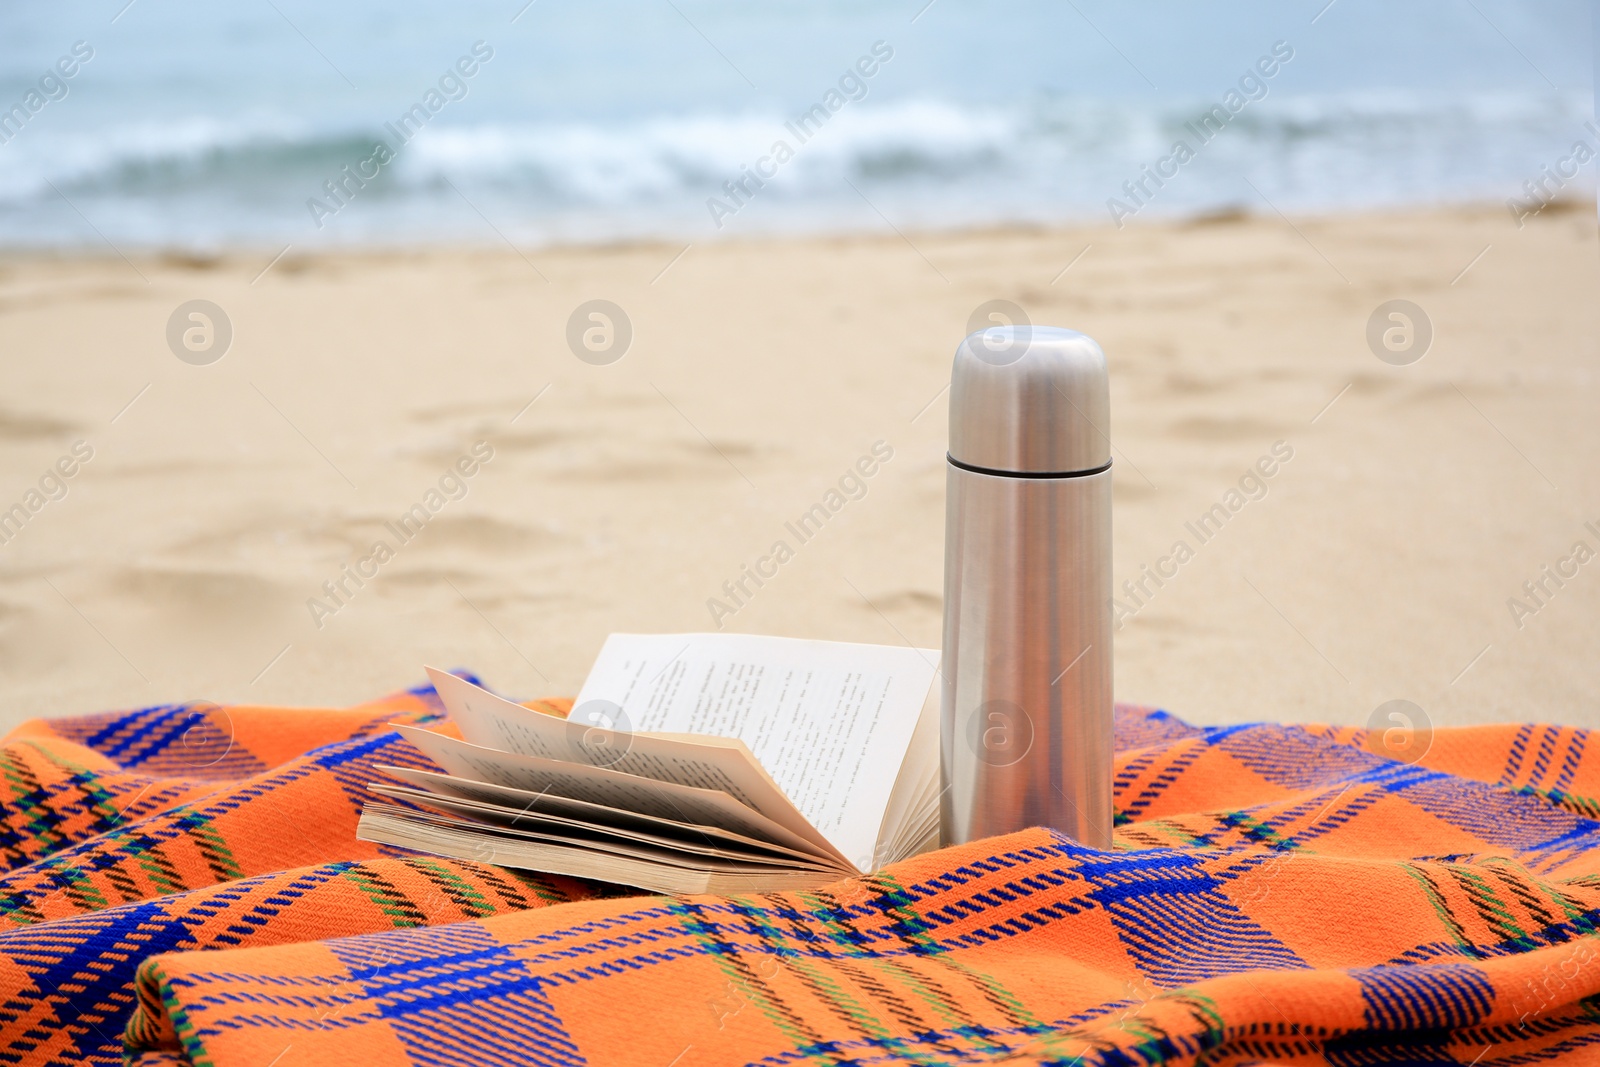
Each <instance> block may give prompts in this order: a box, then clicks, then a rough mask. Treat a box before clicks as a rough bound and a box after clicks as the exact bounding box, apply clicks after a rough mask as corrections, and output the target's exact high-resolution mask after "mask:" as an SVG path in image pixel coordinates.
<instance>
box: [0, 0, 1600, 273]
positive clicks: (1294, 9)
mask: <svg viewBox="0 0 1600 1067" xmlns="http://www.w3.org/2000/svg"><path fill="white" fill-rule="evenodd" d="M1593 17H1594V16H1593V15H1592V13H1591V4H1590V3H1589V2H1587V0H1540V2H1539V3H1522V2H1513V0H1407V2H1405V3H1393V2H1382V0H1332V2H1331V3H1330V2H1328V0H1310V2H1304V3H1302V2H1299V0H1274V2H1259V0H1234V2H1228V3H1217V2H1208V0H1198V2H1197V0H1186V2H1176V0H1139V2H1137V3H1131V2H1130V3H1121V2H1110V0H1008V2H998V0H997V2H989V0H848V2H844V0H737V2H736V0H532V2H529V0H493V2H487V0H456V2H452V3H449V4H438V3H427V4H424V3H418V2H405V0H388V2H384V3H378V2H376V0H341V2H340V3H336V4H326V3H314V2H311V0H235V2H230V3H217V2H215V0H211V2H204V3H202V2H195V0H104V2H101V0H93V2H89V0H52V2H51V3H49V4H26V5H24V4H7V5H5V8H4V10H3V11H0V248H12V249H35V248H47V249H64V250H72V249H95V248H104V247H105V246H106V245H108V244H109V245H113V246H115V247H117V248H119V249H133V248H158V249H190V250H195V251H200V252H205V251H210V250H220V249H227V248H237V247H256V246H260V247H262V248H266V249H276V248H280V247H284V246H289V245H292V246H294V247H296V248H314V247H330V246H359V247H371V246H414V245H419V244H420V245H426V244H452V245H461V244H469V245H470V244H485V245H492V244H504V243H513V244H516V245H517V246H519V247H524V246H539V245H548V244H552V243H583V244H592V243H612V242H623V241H636V240H671V241H680V242H689V243H692V242H697V241H717V240H728V239H740V238H748V237H755V236H761V235H767V234H796V233H805V234H809V233H857V232H892V231H900V232H904V233H910V232H913V231H916V232H928V231H937V230H951V229H965V228H972V227H992V226H1015V225H1051V224H1060V223H1070V222H1081V221H1091V222H1093V221H1101V222H1115V223H1117V224H1119V225H1138V224H1141V223H1144V222H1146V221H1149V220H1154V219H1171V218H1183V217H1194V216H1207V215H1217V214H1233V213H1245V214H1263V215H1267V214H1273V213H1283V214H1285V215H1303V214H1326V213H1340V212H1350V211H1362V210H1371V209H1385V210H1387V209H1404V208H1409V207H1414V206H1433V205H1440V204H1456V203H1477V202H1486V203H1492V204H1497V205H1507V204H1508V201H1515V200H1517V199H1518V198H1521V199H1522V200H1524V201H1525V202H1526V201H1527V199H1528V198H1529V197H1530V195H1531V193H1530V186H1529V185H1528V183H1540V182H1542V183H1543V185H1542V188H1543V190H1544V191H1545V192H1546V193H1547V194H1549V195H1552V196H1553V195H1561V196H1566V197H1573V198H1581V197H1589V198H1592V197H1593V196H1594V173H1595V165H1594V164H1593V163H1592V162H1588V161H1587V160H1588V156H1587V155H1584V154H1583V153H1578V155H1584V158H1583V159H1577V158H1575V147H1576V145H1577V144H1578V143H1580V142H1582V143H1585V144H1587V145H1589V146H1590V147H1591V150H1592V151H1600V132H1597V129H1596V126H1595V124H1594V123H1593V115H1594V111H1595V94H1594V87H1593V56H1594V51H1595V37H1596V35H1595V28H1594V26H1593V24H1592V21H1591V20H1592V18H1593ZM68 70H71V72H72V73H71V74H70V76H68V75H67V74H66V71H68ZM469 72H470V73H469ZM1179 145H1182V146H1183V148H1182V149H1180V148H1179ZM1507 210H1512V208H1511V207H1510V206H1508V208H1507Z"/></svg>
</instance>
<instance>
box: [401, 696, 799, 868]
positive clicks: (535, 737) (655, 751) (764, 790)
mask: <svg viewBox="0 0 1600 1067" xmlns="http://www.w3.org/2000/svg"><path fill="white" fill-rule="evenodd" d="M428 677H429V678H430V679H431V680H432V681H433V686H434V689H435V690H436V691H437V692H438V694H439V698H440V699H441V700H443V701H444V705H445V708H446V710H448V711H449V712H450V718H451V719H453V720H454V721H455V723H456V725H457V726H459V727H460V728H461V735H462V736H463V737H464V738H466V740H467V741H468V742H470V743H472V744H474V745H479V746H481V747H483V748H491V749H497V750H499V751H502V752H510V753H514V754H516V755H519V756H534V757H537V758H539V759H543V760H558V761H561V762H563V763H571V764H577V765H580V766H584V767H597V768H603V769H605V770H609V771H616V772H618V773H620V774H624V775H633V776H634V777H636V778H648V779H654V780H655V781H658V782H670V783H672V784H673V785H681V786H687V787H689V788H691V789H714V790H717V791H719V792H723V793H727V794H728V795H729V796H731V797H733V798H734V799H735V800H737V801H739V802H740V803H741V804H743V805H745V806H746V807H748V808H751V809H753V810H755V811H758V812H760V813H761V814H762V815H765V816H766V817H767V818H769V819H771V820H772V821H773V822H775V823H778V824H779V825H780V826H786V827H788V828H789V829H790V830H793V831H794V832H795V833H798V834H801V835H804V836H807V837H812V836H814V835H815V834H816V832H817V831H816V830H815V829H814V828H813V827H812V826H811V823H810V822H809V821H807V819H806V817H805V816H804V815H802V814H801V813H800V812H799V811H797V810H796V809H795V806H794V804H793V803H792V802H791V801H790V800H789V798H788V797H787V796H785V795H784V792H783V790H782V789H780V788H779V787H778V785H777V783H775V782H774V781H773V780H772V779H771V778H770V777H769V776H768V775H767V773H766V771H764V770H763V769H762V768H761V765H760V764H759V763H757V762H756V759H755V757H754V756H753V755H752V754H751V753H750V750H749V749H748V748H747V747H745V745H744V743H743V742H741V741H739V740H737V739H730V738H704V739H701V740H699V741H696V740H695V739H694V738H691V737H688V736H680V737H660V736H652V735H650V734H646V733H637V732H633V731H630V730H627V729H618V727H619V726H624V725H625V724H624V723H620V722H617V721H615V720H617V719H619V718H623V716H622V713H621V711H620V709H617V708H614V707H610V708H608V709H607V710H608V712H609V713H608V714H600V715H596V716H594V717H593V718H594V719H595V720H603V721H604V725H600V724H599V722H598V721H596V722H594V723H589V722H584V721H582V720H581V719H573V718H566V719H561V718H557V717H556V716H554V715H546V714H544V713H543V712H538V711H534V710H533V709H531V708H525V707H523V706H522V705H521V704H516V703H513V702H512V701H509V700H507V699H506V698H504V697H502V696H496V695H495V694H494V693H491V692H489V691H488V690H487V689H484V688H482V687H480V686H476V685H473V684H472V683H471V682H469V681H467V680H466V679H464V678H458V677H456V676H455V675H453V674H447V673H446V672H444V671H440V670H435V669H434V668H432V667H429V668H428ZM590 707H593V705H590Z"/></svg>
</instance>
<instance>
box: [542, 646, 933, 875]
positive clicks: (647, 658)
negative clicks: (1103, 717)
mask: <svg viewBox="0 0 1600 1067" xmlns="http://www.w3.org/2000/svg"><path fill="white" fill-rule="evenodd" d="M938 663H939V654H938V652H936V651H931V650H926V649H913V648H902V647H895V646H890V645H859V644H846V643H842V642H835V641H804V640H798V639H795V638H783V637H757V636H750V635H744V634H659V635H652V634H612V635H611V636H610V637H608V638H607V639H606V643H605V647H604V648H602V649H601V650H600V655H599V657H598V658H597V659H596V660H595V664H594V667H593V668H592V669H591V670H590V672H589V677H588V680H587V681H585V682H584V684H583V689H582V691H581V692H580V693H579V694H578V699H577V703H576V704H575V705H574V713H575V714H577V713H579V712H581V711H582V710H583V709H584V708H585V706H586V705H587V704H588V703H589V702H591V701H603V702H606V703H608V704H609V705H612V706H615V707H617V708H620V709H621V712H622V715H623V717H624V718H625V719H626V720H627V723H628V725H629V726H631V728H632V729H633V730H635V731H647V732H669V733H682V734H712V735H720V736H723V737H733V738H737V739H739V740H740V741H743V742H744V743H745V744H746V745H747V746H749V748H750V751H751V752H752V753H754V755H755V757H756V759H757V760H759V761H760V763H761V766H762V767H764V768H765V769H766V771H767V773H768V774H770V775H771V776H772V778H773V780H774V781H776V782H777V784H778V786H779V787H780V788H781V789H782V790H783V792H784V793H785V794H787V796H788V797H789V799H790V800H792V801H793V802H794V805H795V807H797V808H798V809H799V810H800V813H801V814H802V815H804V816H805V817H806V819H807V820H809V821H810V823H811V824H812V825H813V826H815V827H816V828H817V829H818V830H819V831H821V832H822V834H823V835H824V836H825V837H826V838H827V839H828V840H829V841H830V842H831V843H832V844H833V845H834V846H835V848H837V849H838V850H839V851H840V852H841V853H843V854H844V855H845V856H847V857H850V858H851V859H853V860H857V861H859V860H860V859H862V858H864V857H871V856H872V855H873V853H874V849H875V847H876V845H877V843H878V834H879V831H880V829H881V827H882V826H883V820H884V814H885V812H886V810H887V809H888V806H889V797H890V794H891V791H892V790H893V788H894V782H895V779H896V777H897V776H898V774H899V772H900V766H901V764H902V763H903V762H904V761H905V758H906V754H907V750H908V749H909V747H910V744H911V738H912V734H913V732H914V731H915V729H916V725H917V720H918V716H919V714H920V713H921V711H922V707H923V703H924V701H925V700H926V698H927V696H928V691H929V689H930V687H931V686H932V684H933V679H934V674H935V673H936V671H937V668H938Z"/></svg>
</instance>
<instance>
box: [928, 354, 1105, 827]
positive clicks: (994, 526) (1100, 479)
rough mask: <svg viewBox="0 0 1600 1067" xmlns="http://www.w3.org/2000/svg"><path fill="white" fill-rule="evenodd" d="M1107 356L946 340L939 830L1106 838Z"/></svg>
mask: <svg viewBox="0 0 1600 1067" xmlns="http://www.w3.org/2000/svg"><path fill="white" fill-rule="evenodd" d="M1110 407H1111V400H1110V390H1109V387H1108V384H1107V375H1106V359H1105V354H1104V353H1103V352H1101V351H1100V346H1099V345H1097V344H1095V342H1094V341H1093V340H1092V339H1090V338H1088V337H1086V336H1084V335H1083V334H1081V333H1077V332H1076V331H1073V330H1063V329H1057V328H1055V327H1041V326H1026V325H1018V326H996V327H991V328H990V329H987V330H981V331H979V332H977V333H974V334H972V335H971V336H969V337H968V338H967V339H966V340H964V341H962V342H961V344H960V346H959V347H957V349H956V358H955V367H954V370H953V371H952V373H951V377H950V455H949V463H948V464H947V472H948V473H947V482H946V484H947V487H948V488H947V493H946V501H945V508H946V511H945V543H944V647H943V665H942V667H941V672H940V673H941V685H942V687H943V691H942V693H941V709H940V727H941V729H940V749H941V752H940V755H941V764H942V768H941V769H942V775H943V781H942V782H941V785H942V786H943V788H944V792H943V793H942V794H941V797H940V818H941V822H942V836H943V839H944V843H945V844H947V845H949V844H960V843H962V842H966V841H972V840H975V839H977V838H980V837H988V836H990V835H993V834H1003V833H1010V832H1012V831H1014V830H1020V829H1023V828H1024V827H1028V826H1049V827H1053V828H1055V829H1057V830H1060V831H1062V832H1063V833H1065V834H1067V835H1068V836H1070V837H1072V838H1074V839H1075V840H1077V841H1080V842H1082V843H1083V844H1086V845H1090V846H1093V847H1097V848H1106V847H1109V846H1110V844H1111V441H1110V438H1109V437H1108V436H1107V435H1108V433H1109V431H1110Z"/></svg>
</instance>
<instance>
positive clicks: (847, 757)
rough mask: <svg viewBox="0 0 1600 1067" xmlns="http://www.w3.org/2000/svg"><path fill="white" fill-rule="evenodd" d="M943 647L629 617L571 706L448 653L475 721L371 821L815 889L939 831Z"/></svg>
mask: <svg viewBox="0 0 1600 1067" xmlns="http://www.w3.org/2000/svg"><path fill="white" fill-rule="evenodd" d="M938 661H939V654H938V653H937V652H932V651H928V650H925V649H913V648H896V647H890V646H885V645H857V644H842V643H838V642H833V641H802V640H795V639H792V638H783V637H752V636H745V635H736V634H663V635H640V634H612V635H611V636H610V637H609V638H607V639H606V643H605V647H604V648H602V649H601V650H600V657H599V659H597V660H596V661H595V664H594V667H593V669H592V670H591V671H590V672H589V677H588V680H587V681H585V682H584V684H583V689H582V690H581V691H580V692H579V694H578V698H577V700H576V702H575V703H574V704H573V709H572V714H571V715H570V716H569V717H568V718H566V719H560V718H557V717H556V716H553V715H548V714H545V713H543V712H538V711H533V710H531V709H528V708H525V707H523V706H521V705H520V704H516V703H513V702H512V701H509V700H506V699H504V698H502V697H498V696H496V695H494V694H493V693H490V692H489V691H488V690H485V689H481V688H479V687H478V686H475V685H473V684H472V683H470V682H467V681H464V680H463V679H461V678H457V677H455V676H454V675H451V674H446V673H444V672H443V671H436V670H432V669H430V670H429V671H428V677H429V678H430V679H432V681H433V684H434V687H435V688H436V689H437V690H438V692H439V696H440V698H441V699H442V700H443V701H444V705H445V708H446V709H447V710H448V711H449V713H450V718H451V719H452V720H454V722H455V723H456V725H457V726H458V727H459V728H460V730H461V736H462V738H463V740H457V739H456V738H454V737H450V736H447V735H445V734H441V733H436V732H434V731H432V730H426V729H419V728H417V727H411V726H398V725H397V727H396V729H398V730H400V731H401V732H402V733H403V734H404V735H405V736H406V738H407V739H408V740H410V741H411V743H412V744H414V745H415V746H416V747H417V748H418V749H419V750H421V751H422V752H423V753H424V754H425V755H427V756H428V758H429V759H431V760H432V761H433V762H434V763H436V764H437V765H438V766H439V767H441V768H443V769H444V771H445V773H443V774H440V773H435V772H431V771H418V770H412V769H408V768H403V767H384V768H383V769H384V770H385V771H387V772H389V773H390V774H392V775H393V776H394V777H395V778H398V779H399V780H400V781H402V782H404V783H405V785H403V786H395V785H382V784H373V785H372V786H371V790H372V792H373V793H375V794H378V795H379V796H381V797H383V798H385V799H384V800H380V801H372V802H369V803H368V804H367V805H366V807H365V809H364V811H363V812H362V816H361V822H360V827H359V829H358V830H357V836H358V837H360V838H361V839H362V840H364V841H376V842H382V843H384V844H390V845H400V846H403V847H405V848H412V849H416V850H418V851H421V852H428V853H432V854H434V855H439V856H449V857H453V858H456V859H464V860H477V861H481V862H486V863H495V864H499V865H501V866H505V867H521V868H526V869H530V870H537V871H549V872H553V873H557V874H566V875H572V876H575V877H580V878H594V879H599V880H602V881H607V882H618V883H622V884H624V885H631V886H638V887H640V888H643V889H649V890H654V891H657V892H663V893H719V894H727V893H753V892H766V891H776V890H783V889H803V888H807V887H811V886H817V885H823V884H826V883H828V882H831V881H835V880H837V879H839V878H842V877H846V876H849V875H853V874H857V873H865V872H869V871H872V870H876V869H877V868H878V867H881V866H883V865H884V864H887V863H892V862H894V861H896V860H900V859H904V858H905V857H907V856H912V855H915V854H916V853H918V852H922V851H925V850H926V849H928V848H931V847H933V846H934V845H935V844H937V841H938V834H939V804H938V790H939V747H938V740H939V738H938V733H939V728H938V713H937V695H936V691H935V690H934V686H933V679H934V675H935V673H936V669H937V665H938Z"/></svg>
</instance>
